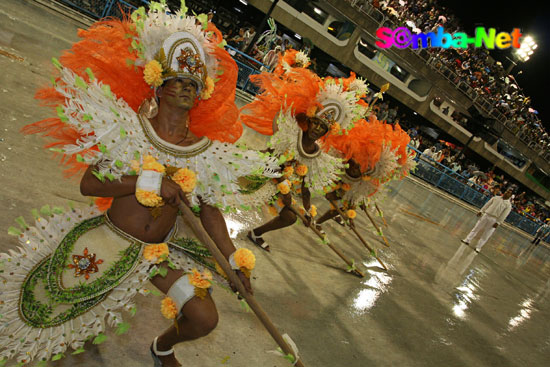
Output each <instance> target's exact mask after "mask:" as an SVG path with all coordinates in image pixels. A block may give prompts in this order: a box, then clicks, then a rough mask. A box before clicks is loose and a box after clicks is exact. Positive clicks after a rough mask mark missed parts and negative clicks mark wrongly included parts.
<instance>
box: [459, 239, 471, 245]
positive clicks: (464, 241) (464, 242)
mask: <svg viewBox="0 0 550 367" xmlns="http://www.w3.org/2000/svg"><path fill="white" fill-rule="evenodd" d="M460 242H462V243H463V244H465V245H466V246H470V242H466V240H460Z"/></svg>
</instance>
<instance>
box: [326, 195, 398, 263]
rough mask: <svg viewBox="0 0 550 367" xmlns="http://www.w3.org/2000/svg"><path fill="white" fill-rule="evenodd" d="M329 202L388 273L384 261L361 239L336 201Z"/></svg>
mask: <svg viewBox="0 0 550 367" xmlns="http://www.w3.org/2000/svg"><path fill="white" fill-rule="evenodd" d="M328 201H330V203H331V204H332V206H334V207H335V208H336V211H338V214H340V216H341V217H342V218H344V220H346V221H347V224H348V227H349V228H350V229H351V230H352V231H353V233H355V235H356V236H357V238H359V241H361V243H362V244H363V245H364V246H365V247H366V248H367V250H369V252H370V253H371V254H372V255H373V256H374V257H375V258H376V260H378V262H379V263H380V265H382V267H383V268H384V270H386V271H388V268H387V267H386V265H385V264H384V263H383V262H382V260H380V258H379V257H378V255H376V252H375V251H374V249H373V248H372V247H370V246H369V244H368V243H367V241H365V240H364V239H363V237H361V235H360V234H359V232H357V230H356V229H355V227H354V226H352V225H351V224H350V221H349V218H348V216H347V215H346V214H344V212H343V211H342V209H340V207H339V206H338V205H337V204H336V202H335V201H334V200H331V199H328Z"/></svg>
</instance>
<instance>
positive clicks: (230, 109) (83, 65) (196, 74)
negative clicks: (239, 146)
mask: <svg viewBox="0 0 550 367" xmlns="http://www.w3.org/2000/svg"><path fill="white" fill-rule="evenodd" d="M186 12H187V8H186V7H185V5H184V2H182V8H181V9H180V10H179V11H177V12H176V13H175V14H174V13H170V12H169V9H168V7H167V6H166V4H165V2H161V3H157V2H151V4H150V8H149V11H146V10H145V9H144V8H139V9H138V10H136V11H135V12H134V13H132V15H131V18H130V19H128V18H126V19H123V20H106V21H99V22H96V23H94V24H93V25H92V26H91V27H90V28H89V29H88V30H79V32H78V36H79V37H80V38H81V40H80V41H78V42H76V43H75V44H73V46H72V48H71V49H70V50H67V51H65V52H64V53H63V54H62V56H61V58H60V60H59V61H57V60H55V59H54V64H55V66H56V67H57V69H58V75H57V76H56V77H54V78H52V83H53V86H52V87H49V88H43V89H40V90H39V91H38V92H37V94H36V98H37V99H39V100H41V101H42V104H43V105H46V106H51V107H53V108H55V113H56V117H53V118H48V119H45V120H42V121H38V122H36V123H33V124H30V125H27V126H25V127H24V128H23V129H22V131H23V133H25V134H33V133H42V134H43V135H45V136H48V137H50V138H52V139H53V142H52V143H50V144H48V145H47V146H46V147H47V148H54V149H55V148H57V147H59V146H65V145H71V144H73V145H74V144H79V142H81V141H91V140H93V138H94V136H93V135H90V132H89V131H90V129H88V128H87V126H89V124H90V123H91V122H92V118H94V111H89V113H84V114H82V113H71V112H70V111H73V110H74V106H72V104H71V103H72V102H71V98H72V97H75V96H74V95H73V94H74V91H73V90H72V89H74V88H75V86H76V87H77V88H76V89H78V88H81V89H82V90H87V89H88V88H89V87H94V88H95V87H97V88H99V89H98V90H99V92H100V93H104V95H105V97H107V99H108V100H110V101H113V102H114V105H113V109H115V110H118V112H117V111H115V112H116V113H114V112H113V115H114V118H116V115H117V114H119V115H120V111H121V110H124V109H125V108H131V109H132V110H133V111H134V112H137V111H138V109H139V106H140V105H141V103H142V102H143V101H144V100H146V99H148V98H151V97H153V96H154V87H155V86H158V85H160V84H162V81H163V80H166V79H169V78H171V77H177V76H181V77H188V78H191V79H193V80H195V81H196V82H197V84H198V87H199V90H200V91H201V93H200V98H199V96H198V97H197V100H196V101H195V105H194V107H193V108H192V109H191V110H190V112H189V117H190V121H189V128H190V130H191V131H192V132H193V133H194V134H195V135H197V136H207V137H208V138H210V139H213V140H219V141H222V142H235V141H236V140H237V139H238V138H239V137H240V136H241V134H242V126H241V124H240V123H238V121H237V117H238V109H237V107H236V106H235V88H236V81H237V72H238V69H237V65H236V64H235V62H234V61H233V59H232V58H231V56H230V55H229V54H228V53H227V52H226V51H225V50H224V48H223V45H224V43H223V36H222V34H221V33H220V31H219V30H218V29H217V28H216V27H215V26H214V25H213V24H212V23H208V22H207V20H206V19H207V17H206V15H204V14H203V15H199V16H197V17H194V16H187V15H186ZM174 34H176V36H173V37H174V38H172V39H171V38H170V37H171V36H172V35H174ZM182 40H187V41H186V42H187V43H186V42H183V43H182V42H181V41H182ZM176 44H177V45H176ZM174 45H176V46H175V47H173V46H174ZM171 48H173V51H174V53H173V55H172V56H171V57H169V55H167V52H166V50H170V49H171ZM161 50H162V51H161ZM190 50H191V51H192V52H189V51H190ZM163 53H164V58H163V56H162V54H163ZM178 58H179V59H178ZM159 60H160V61H159ZM67 83H71V84H70V85H69V84H67ZM159 83H160V84H159ZM70 89H71V90H70ZM69 120H70V121H71V122H72V123H71V124H66V122H67V121H69ZM93 122H94V123H97V121H93ZM105 122H106V123H109V121H108V120H105ZM121 134H122V132H121ZM100 149H101V147H100V146H98V145H93V146H91V147H90V148H89V149H87V151H86V152H83V153H84V154H93V152H94V151H98V150H100ZM63 158H64V163H65V164H67V165H68V166H69V169H68V170H67V173H68V174H69V175H71V174H75V173H77V172H79V171H80V170H83V169H86V167H87V165H86V164H85V163H83V162H79V159H78V157H77V156H76V155H75V154H72V155H70V154H64V156H63Z"/></svg>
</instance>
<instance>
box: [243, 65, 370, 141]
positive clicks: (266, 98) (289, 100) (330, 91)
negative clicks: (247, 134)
mask: <svg viewBox="0 0 550 367" xmlns="http://www.w3.org/2000/svg"><path fill="white" fill-rule="evenodd" d="M250 80H251V81H252V82H253V83H254V84H256V85H257V86H259V87H260V90H261V93H260V94H258V95H257V96H256V99H255V100H254V101H252V102H251V103H249V104H247V105H245V106H244V107H242V108H241V114H240V117H239V118H240V120H241V122H242V123H243V124H245V125H246V126H248V127H250V128H252V129H254V130H256V131H258V132H259V133H261V134H264V135H273V120H274V119H275V118H276V117H277V115H278V114H279V112H280V111H281V110H286V109H291V110H292V112H293V113H294V114H295V115H297V114H299V113H305V114H306V115H307V116H308V117H314V116H316V117H319V118H321V119H323V120H325V121H326V122H328V124H329V125H330V126H331V130H332V131H334V132H336V131H340V130H341V129H345V130H347V129H350V128H351V127H352V126H353V123H354V122H355V121H358V120H359V119H360V118H361V116H362V113H363V112H364V107H363V106H362V105H361V103H360V101H361V99H360V98H359V97H358V96H357V94H356V93H355V91H351V90H346V89H345V87H344V85H343V83H341V82H340V81H339V80H338V81H335V80H327V81H322V80H321V79H320V78H319V77H318V76H317V75H316V74H315V73H313V72H312V71H310V70H308V69H304V68H299V67H294V68H291V69H289V70H288V71H286V72H285V73H284V75H283V76H279V75H277V74H275V73H266V72H264V73H261V74H259V75H253V76H251V77H250Z"/></svg>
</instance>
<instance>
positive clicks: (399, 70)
mask: <svg viewBox="0 0 550 367" xmlns="http://www.w3.org/2000/svg"><path fill="white" fill-rule="evenodd" d="M395 69H396V70H397V72H398V73H400V72H402V71H403V70H401V68H400V67H399V66H397V65H395Z"/></svg>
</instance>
